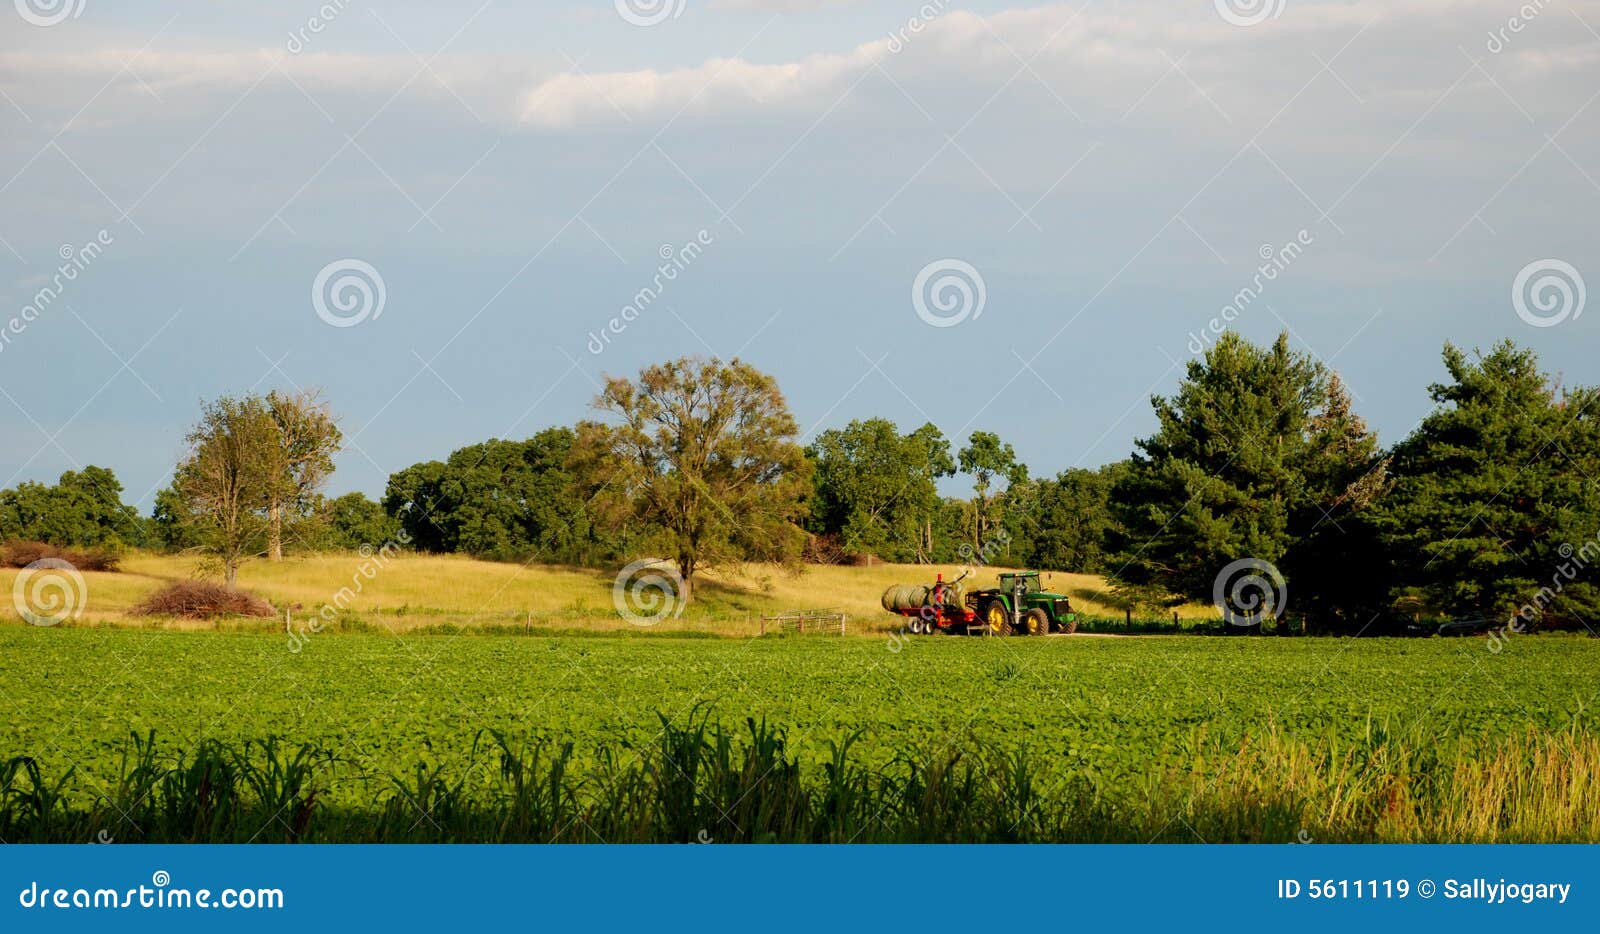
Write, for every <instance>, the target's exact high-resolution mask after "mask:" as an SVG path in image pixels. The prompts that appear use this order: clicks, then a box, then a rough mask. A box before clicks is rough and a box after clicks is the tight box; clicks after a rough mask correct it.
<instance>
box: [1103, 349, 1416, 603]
mask: <svg viewBox="0 0 1600 934" xmlns="http://www.w3.org/2000/svg"><path fill="white" fill-rule="evenodd" d="M1152 403H1153V405H1154V407H1155V413H1156V418H1157V421H1158V428H1157V431H1156V433H1155V434H1154V435H1152V436H1151V437H1149V438H1146V439H1144V440H1141V441H1139V442H1138V450H1137V452H1136V453H1135V454H1134V456H1133V458H1132V461H1131V462H1130V465H1129V468H1128V472H1127V475H1126V476H1125V477H1124V478H1123V479H1122V480H1121V481H1120V482H1119V483H1118V484H1117V486H1116V489H1115V490H1114V493H1113V499H1114V502H1115V503H1116V507H1115V508H1116V511H1117V514H1118V518H1119V519H1120V521H1121V522H1122V524H1123V526H1124V529H1125V531H1124V533H1123V537H1122V541H1121V543H1120V549H1119V550H1120V552H1121V553H1120V554H1119V555H1118V556H1117V559H1116V565H1117V571H1118V576H1119V579H1120V580H1121V581H1123V582H1124V583H1126V584H1131V585H1133V587H1135V588H1148V589H1149V590H1152V591H1156V592H1164V593H1167V594H1171V595H1174V596H1177V597H1182V598H1189V599H1205V600H1210V598H1211V596H1212V587H1213V584H1214V583H1215V581H1216V578H1217V574H1218V573H1219V572H1220V571H1221V570H1222V569H1223V568H1224V567H1226V566H1227V565H1229V564H1230V563H1232V562H1234V561H1236V560H1240V559H1244V558H1254V559H1257V560H1260V561H1265V562H1269V563H1271V564H1273V565H1274V566H1275V567H1277V568H1278V569H1279V570H1280V571H1281V572H1282V574H1283V575H1284V577H1285V578H1287V579H1288V581H1289V586H1290V589H1291V591H1292V593H1293V595H1294V597H1293V599H1294V600H1295V601H1297V603H1298V605H1299V608H1300V610H1301V611H1302V612H1306V611H1309V612H1313V613H1315V614H1317V615H1319V616H1322V617H1325V618H1326V617H1333V618H1340V617H1352V618H1353V616H1354V615H1355V614H1357V613H1359V612H1360V611H1361V610H1362V609H1364V608H1365V605H1366V604H1367V603H1369V602H1370V599H1369V598H1368V595H1366V594H1364V593H1362V592H1361V588H1360V584H1361V582H1360V581H1351V580H1345V581H1342V582H1340V584H1339V586H1338V587H1337V588H1328V587H1325V586H1323V582H1321V581H1318V580H1317V579H1316V572H1315V566H1317V565H1319V564H1322V563H1324V562H1328V561H1334V562H1335V566H1337V563H1338V561H1339V560H1340V559H1339V556H1340V555H1342V554H1344V553H1345V552H1346V551H1348V550H1349V549H1351V548H1353V547H1354V545H1355V543H1356V542H1357V541H1358V540H1359V536H1357V535H1356V534H1355V533H1354V532H1353V531H1352V530H1353V529H1354V528H1356V527H1357V526H1358V525H1359V524H1360V523H1361V522H1363V521H1364V517H1365V514H1366V513H1367V511H1368V509H1369V508H1370V507H1371V505H1372V504H1373V502H1374V501H1375V500H1376V499H1377V498H1378V497H1379V496H1380V495H1381V494H1382V492H1383V489H1384V486H1385V483H1386V479H1385V471H1384V466H1383V464H1382V461H1381V460H1380V459H1379V454H1378V449H1377V439H1376V437H1375V436H1374V435H1373V434H1372V433H1371V432H1370V431H1368V430H1367V428H1366V426H1365V424H1364V423H1363V422H1362V421H1361V419H1360V418H1359V417H1357V416H1356V415H1355V414H1354V413H1353V412H1352V411H1351V407H1350V401H1349V397H1348V393H1347V392H1346V390H1345V389H1344V387H1343V386H1342V384H1341V383H1340V382H1339V380H1338V378H1337V377H1336V376H1334V375H1333V374H1331V373H1329V372H1328V371H1327V369H1326V368H1325V367H1323V366H1322V364H1320V363H1319V362H1317V361H1316V360H1314V359H1312V358H1310V357H1308V356H1306V355H1304V354H1300V353H1296V352H1293V351H1291V350H1290V349H1289V344H1288V338H1287V336H1286V335H1280V336H1279V338H1278V339H1277V341H1276V342H1275V343H1274V344H1273V345H1272V346H1271V347H1268V348H1262V347H1258V346H1256V345H1254V344H1251V343H1250V342H1248V341H1246V340H1245V339H1243V338H1242V337H1240V336H1238V335H1237V334H1235V333H1233V332H1228V333H1226V334H1224V335H1223V336H1222V337H1221V338H1219V339H1218V340H1217V342H1216V343H1215V344H1214V345H1212V347H1211V348H1210V349H1209V350H1208V351H1207V352H1206V354H1205V357H1204V358H1203V359H1200V360H1195V361H1191V362H1190V364H1189V366H1188V371H1187V374H1186V376H1185V379H1184V380H1183V382H1182V384H1181V385H1180V386H1179V389H1178V392H1177V394H1176V395H1175V396H1173V397H1171V398H1162V397H1156V398H1154V399H1153V400H1152ZM1351 585H1354V586H1351Z"/></svg>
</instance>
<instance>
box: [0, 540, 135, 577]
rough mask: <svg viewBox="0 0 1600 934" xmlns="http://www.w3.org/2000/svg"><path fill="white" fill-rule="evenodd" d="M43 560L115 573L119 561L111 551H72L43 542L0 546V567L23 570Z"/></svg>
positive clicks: (17, 542) (18, 541)
mask: <svg viewBox="0 0 1600 934" xmlns="http://www.w3.org/2000/svg"><path fill="white" fill-rule="evenodd" d="M45 558H55V559H56V560H58V561H65V562H67V563H68V564H70V565H72V566H73V567H75V568H77V569H78V570H80V571H115V570H116V569H117V562H118V561H119V560H121V559H120V558H118V557H117V555H116V553H115V552H111V551H104V550H95V551H72V550H69V549H66V548H57V547H55V546H54V545H47V544H45V543H44V542H30V541H21V540H12V541H9V542H6V543H4V544H0V567H7V568H25V567H27V566H28V565H30V564H32V563H34V562H35V561H41V560H43V559H45Z"/></svg>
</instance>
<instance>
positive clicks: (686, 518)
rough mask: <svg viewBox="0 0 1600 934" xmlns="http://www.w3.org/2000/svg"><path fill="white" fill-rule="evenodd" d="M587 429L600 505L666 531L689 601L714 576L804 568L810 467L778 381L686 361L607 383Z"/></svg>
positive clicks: (582, 459) (742, 367) (583, 459)
mask: <svg viewBox="0 0 1600 934" xmlns="http://www.w3.org/2000/svg"><path fill="white" fill-rule="evenodd" d="M595 407H596V408H598V409H601V410H603V411H606V412H609V413H611V414H612V415H614V416H615V417H616V419H617V423H615V424H602V423H599V422H592V421H591V422H584V423H582V424H580V425H579V426H578V445H577V448H576V450H575V453H574V464H575V465H576V469H577V470H578V472H579V473H580V474H581V475H582V476H584V477H585V478H586V479H587V480H588V481H589V482H591V483H593V484H595V485H597V487H598V493H597V495H596V497H595V498H596V499H597V500H599V501H605V502H609V503H611V504H612V505H613V506H615V507H616V508H617V509H619V510H620V512H621V514H622V515H624V516H625V517H626V518H627V519H628V520H629V521H633V522H640V523H647V524H650V525H654V526H656V527H658V528H660V529H662V530H664V532H665V533H666V535H667V537H668V540H669V545H670V547H671V548H672V550H673V558H674V560H675V561H676V564H677V568H678V574H679V577H680V579H681V581H682V584H681V588H682V592H681V593H680V594H679V596H680V597H681V598H682V599H684V600H686V601H687V600H690V599H692V596H693V592H694V583H695V578H696V575H698V573H699V572H700V571H701V570H702V569H704V568H707V567H711V566H714V565H717V564H724V563H732V562H741V561H749V560H761V561H778V562H786V563H793V562H796V561H798V558H799V555H800V550H801V547H802V545H803V542H804V533H803V532H802V531H801V530H800V528H799V526H798V525H797V523H798V522H799V521H800V520H801V519H802V518H803V517H804V516H805V512H806V497H807V495H808V493H809V492H810V488H811V478H810V464H809V463H808V461H807V460H806V457H805V453H804V451H802V450H801V448H800V446H799V445H798V444H796V443H795V437H796V435H797V434H798V429H797V426H796V425H795V421H794V417H793V416H792V415H791V414H790V413H789V406H788V404H787V403H786V402H785V401H784V398H783V394H782V393H781V392H780V391H779V390H778V384H777V382H776V381H775V380H774V379H773V378H772V377H771V376H768V375H767V374H765V373H762V372H760V371H758V370H756V369H755V368H754V367H751V366H749V365H748V364H745V363H742V362H740V361H739V360H737V359H736V360H734V361H733V362H731V363H723V362H722V361H720V360H716V359H712V360H709V361H708V360H702V359H696V358H688V357H686V358H683V359H679V360H674V361H672V362H670V363H664V364H660V365H657V366H649V367H646V368H645V369H644V370H643V371H641V372H640V374H639V378H638V379H637V380H627V379H621V378H609V379H607V380H606V385H605V389H604V391H602V392H601V393H600V395H599V396H598V397H596V399H595Z"/></svg>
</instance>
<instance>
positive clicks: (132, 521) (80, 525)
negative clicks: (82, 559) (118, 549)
mask: <svg viewBox="0 0 1600 934" xmlns="http://www.w3.org/2000/svg"><path fill="white" fill-rule="evenodd" d="M3 539H30V540H36V541H43V542H49V543H50V544H52V545H60V546H64V547H74V546H76V547H90V546H101V545H133V544H138V543H139V542H140V539H141V528H140V523H139V520H138V514H137V513H136V512H135V511H134V509H133V507H131V506H128V505H127V504H125V503H123V502H122V484H121V483H120V482H119V481H118V480H117V476H116V474H114V473H112V472H111V470H109V469H108V468H105V467H95V466H93V465H90V466H88V467H85V468H83V469H82V470H69V471H67V472H66V473H63V474H62V475H61V477H60V479H59V480H58V481H57V482H56V484H55V485H54V486H46V485H44V484H42V483H21V484H18V485H17V486H16V487H15V488H13V489H9V490H0V540H3Z"/></svg>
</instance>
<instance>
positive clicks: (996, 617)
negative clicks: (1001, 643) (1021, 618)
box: [980, 600, 1011, 636]
mask: <svg viewBox="0 0 1600 934" xmlns="http://www.w3.org/2000/svg"><path fill="white" fill-rule="evenodd" d="M980 618H981V619H982V620H983V634H984V635H986V636H1009V635H1011V611H1010V610H1008V609H1006V604H1005V601H1003V600H990V601H989V602H988V603H985V604H984V605H983V616H982V617H980Z"/></svg>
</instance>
